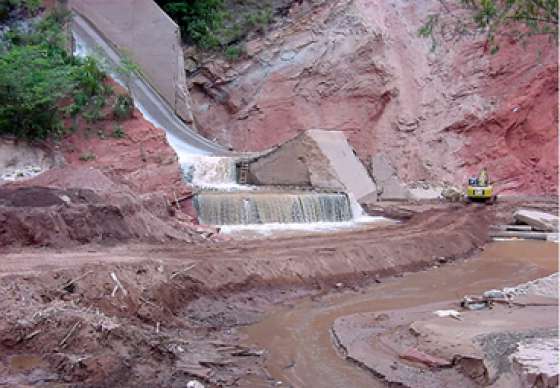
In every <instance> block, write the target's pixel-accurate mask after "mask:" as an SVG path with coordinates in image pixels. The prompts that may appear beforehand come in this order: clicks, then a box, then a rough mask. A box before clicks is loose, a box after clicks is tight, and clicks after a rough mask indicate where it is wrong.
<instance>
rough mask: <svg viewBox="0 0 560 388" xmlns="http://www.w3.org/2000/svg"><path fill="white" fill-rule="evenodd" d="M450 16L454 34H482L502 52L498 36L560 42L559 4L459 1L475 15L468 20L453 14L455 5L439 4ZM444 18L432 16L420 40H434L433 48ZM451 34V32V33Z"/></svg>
mask: <svg viewBox="0 0 560 388" xmlns="http://www.w3.org/2000/svg"><path fill="white" fill-rule="evenodd" d="M439 1H440V3H441V4H442V7H443V9H444V10H445V12H446V13H448V14H450V15H451V16H452V19H453V20H454V21H453V26H452V29H451V32H452V33H453V34H459V35H466V34H474V33H479V32H482V33H484V34H486V36H487V42H488V46H489V47H490V48H491V50H492V51H496V50H498V48H499V47H498V45H497V42H496V36H497V35H501V34H509V35H513V36H514V37H515V38H517V39H518V40H523V39H524V38H527V37H529V36H532V35H547V36H549V37H550V38H551V39H557V38H558V0H456V1H455V4H456V3H457V2H458V3H459V5H460V7H462V8H464V9H467V10H469V11H470V12H471V14H472V19H471V20H465V19H464V18H462V17H460V16H458V15H457V14H456V13H455V12H453V11H452V10H451V7H452V5H453V4H452V3H450V2H448V1H446V0H439ZM441 20H442V18H441V17H440V14H437V13H436V14H432V15H430V16H429V17H428V20H427V21H426V23H425V24H424V26H422V28H420V30H419V31H418V33H419V35H420V36H423V37H431V38H432V42H433V47H435V43H436V37H435V33H436V32H438V31H439V32H441V31H443V29H444V27H443V26H442V22H441ZM447 32H449V29H447Z"/></svg>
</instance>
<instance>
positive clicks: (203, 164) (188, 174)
mask: <svg viewBox="0 0 560 388" xmlns="http://www.w3.org/2000/svg"><path fill="white" fill-rule="evenodd" d="M236 162H237V158H235V157H228V156H206V155H187V154H184V155H183V156H182V158H180V163H181V169H182V171H183V177H184V178H185V180H186V181H187V182H189V183H191V184H192V185H193V186H195V187H197V188H202V189H216V190H220V191H245V190H256V187H255V186H250V185H240V184H239V183H237V171H236Z"/></svg>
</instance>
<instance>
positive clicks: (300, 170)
mask: <svg viewBox="0 0 560 388" xmlns="http://www.w3.org/2000/svg"><path fill="white" fill-rule="evenodd" d="M249 177H250V183H254V184H260V185H289V186H300V187H302V186H308V187H314V188H321V189H331V190H340V191H345V192H347V193H349V194H351V195H353V197H354V198H355V199H356V200H360V199H362V198H364V197H366V196H368V195H370V194H376V187H375V185H374V183H373V182H372V180H371V178H370V177H369V175H368V174H367V171H366V169H365V168H364V166H363V165H362V164H361V163H360V161H359V159H358V158H357V157H356V155H355V153H354V151H353V149H352V148H351V147H350V145H349V144H348V142H347V140H346V137H345V135H344V133H342V132H335V131H322V130H316V129H315V130H308V131H306V132H305V133H303V134H301V135H299V136H297V137H296V138H294V139H292V140H290V141H288V142H286V143H284V144H282V145H281V146H279V147H278V148H276V149H274V150H272V151H270V152H269V153H267V154H265V155H264V156H261V157H259V158H257V159H256V160H255V161H253V162H251V164H250V166H249Z"/></svg>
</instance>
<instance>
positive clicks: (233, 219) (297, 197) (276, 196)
mask: <svg viewBox="0 0 560 388" xmlns="http://www.w3.org/2000/svg"><path fill="white" fill-rule="evenodd" d="M195 206H196V208H197V210H198V217H199V220H200V222H201V223H203V224H210V225H249V224H270V223H283V224H289V223H317V222H342V221H349V220H351V219H352V209H351V206H350V201H349V199H348V196H346V194H343V193H311V192H309V193H308V192H302V193H293V192H291V193H282V192H278V193H270V192H253V193H240V192H231V193H219V192H208V193H201V194H198V195H197V196H196V198H195Z"/></svg>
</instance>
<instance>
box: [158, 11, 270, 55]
mask: <svg viewBox="0 0 560 388" xmlns="http://www.w3.org/2000/svg"><path fill="white" fill-rule="evenodd" d="M156 2H157V3H158V4H159V5H161V6H162V8H163V9H164V10H165V11H166V12H167V13H168V14H169V15H170V16H171V17H172V18H173V19H174V20H175V21H176V22H177V24H178V25H179V26H180V28H181V34H182V36H183V39H184V40H185V41H186V42H187V43H193V44H195V45H196V46H198V47H200V48H202V49H204V50H211V51H221V52H222V53H223V54H224V55H225V56H226V57H227V58H228V59H230V60H236V59H237V58H239V57H240V55H241V54H242V52H243V50H242V49H241V48H240V45H239V43H240V42H241V41H242V40H243V39H245V38H246V37H247V35H248V34H249V33H250V32H251V31H258V32H261V33H262V32H264V31H265V29H266V28H267V27H268V25H269V24H270V23H271V22H272V21H273V10H272V6H271V4H272V2H271V1H270V0H262V1H260V0H257V1H255V0H235V1H232V0H190V1H188V0H183V1H170V0H156Z"/></svg>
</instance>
